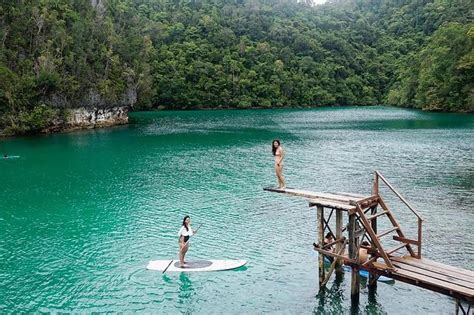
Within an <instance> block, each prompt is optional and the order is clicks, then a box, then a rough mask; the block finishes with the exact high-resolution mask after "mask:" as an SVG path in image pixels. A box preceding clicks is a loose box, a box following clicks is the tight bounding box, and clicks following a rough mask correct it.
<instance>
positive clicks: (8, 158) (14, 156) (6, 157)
mask: <svg viewBox="0 0 474 315" xmlns="http://www.w3.org/2000/svg"><path fill="white" fill-rule="evenodd" d="M19 158H20V156H19V155H7V156H2V157H1V158H0V160H13V159H19Z"/></svg>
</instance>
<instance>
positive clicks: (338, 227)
mask: <svg viewBox="0 0 474 315" xmlns="http://www.w3.org/2000/svg"><path fill="white" fill-rule="evenodd" d="M341 238H342V210H338V209H336V240H340V239H341ZM342 246H344V244H342V243H341V242H339V243H337V244H336V253H339V252H340V251H341V248H342ZM342 263H343V261H342V259H341V258H336V277H341V276H342V275H343V274H344V270H343V269H342Z"/></svg>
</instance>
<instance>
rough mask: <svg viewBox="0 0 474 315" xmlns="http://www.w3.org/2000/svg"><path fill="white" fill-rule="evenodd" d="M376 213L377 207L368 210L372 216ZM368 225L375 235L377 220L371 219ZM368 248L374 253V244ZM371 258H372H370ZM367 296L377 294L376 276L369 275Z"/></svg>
mask: <svg viewBox="0 0 474 315" xmlns="http://www.w3.org/2000/svg"><path fill="white" fill-rule="evenodd" d="M376 213H377V206H375V207H373V208H372V209H371V210H370V214H371V215H374V214H376ZM370 225H371V226H372V230H374V233H375V234H377V218H376V217H375V218H373V219H372V220H371V222H370ZM370 247H371V248H372V252H375V250H376V248H375V245H374V244H372V243H371V244H370ZM371 258H372V257H371ZM368 287H369V294H372V295H375V293H376V292H377V276H376V275H374V274H372V273H370V274H369V285H368Z"/></svg>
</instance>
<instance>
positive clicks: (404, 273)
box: [373, 262, 474, 299]
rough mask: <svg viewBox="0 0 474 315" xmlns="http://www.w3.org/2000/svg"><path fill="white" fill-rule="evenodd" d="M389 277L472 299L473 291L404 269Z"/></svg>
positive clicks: (383, 265)
mask: <svg viewBox="0 0 474 315" xmlns="http://www.w3.org/2000/svg"><path fill="white" fill-rule="evenodd" d="M373 266H374V267H376V268H377V269H384V268H387V267H386V265H385V264H383V263H377V262H375V263H373ZM388 276H389V277H393V278H395V277H396V278H395V279H398V280H400V281H403V282H408V283H412V284H415V285H418V286H423V285H422V284H424V285H429V288H430V290H433V291H436V292H440V293H443V294H446V295H449V296H453V292H456V293H458V294H459V295H461V296H463V297H467V298H470V299H473V298H474V290H470V289H467V288H465V287H463V286H460V285H456V284H451V283H449V282H444V281H440V280H438V279H434V278H430V277H427V276H424V275H420V274H418V273H416V272H411V271H408V270H404V269H397V270H394V271H392V272H389V273H388Z"/></svg>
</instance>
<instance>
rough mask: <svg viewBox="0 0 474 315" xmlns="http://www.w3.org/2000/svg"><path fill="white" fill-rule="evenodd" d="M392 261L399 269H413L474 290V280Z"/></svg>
mask: <svg viewBox="0 0 474 315" xmlns="http://www.w3.org/2000/svg"><path fill="white" fill-rule="evenodd" d="M392 262H393V265H394V266H395V267H398V268H399V269H403V270H408V271H412V272H415V273H418V274H421V275H424V276H428V277H430V278H433V279H438V280H440V281H444V282H449V283H452V284H456V285H459V286H462V287H465V288H467V289H471V290H474V282H469V281H466V280H464V279H457V278H453V277H450V276H448V275H445V274H441V273H438V272H433V271H430V270H428V269H424V268H420V267H415V266H411V265H408V264H404V263H402V262H397V261H392Z"/></svg>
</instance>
